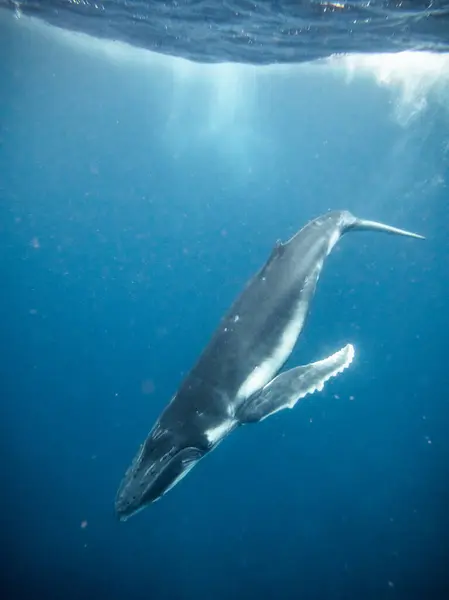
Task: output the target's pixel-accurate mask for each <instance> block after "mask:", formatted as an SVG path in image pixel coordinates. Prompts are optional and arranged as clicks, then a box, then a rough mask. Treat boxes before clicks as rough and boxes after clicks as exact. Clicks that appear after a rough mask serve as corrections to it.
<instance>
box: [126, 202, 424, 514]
mask: <svg viewBox="0 0 449 600" xmlns="http://www.w3.org/2000/svg"><path fill="white" fill-rule="evenodd" d="M357 230H371V231H381V232H385V233H391V234H396V235H402V236H407V237H413V238H418V239H423V237H422V236H420V235H418V234H415V233H411V232H409V231H405V230H402V229H397V228H395V227H390V226H388V225H384V224H382V223H377V222H374V221H366V220H362V219H358V218H356V217H354V216H353V215H352V214H351V213H350V212H348V211H332V212H329V213H327V214H325V215H323V216H320V217H318V218H316V219H314V220H313V221H310V222H309V223H307V225H305V227H303V228H302V229H301V230H300V231H298V232H297V233H296V234H295V235H294V236H293V237H292V238H291V239H290V240H289V241H287V242H285V243H281V242H277V243H276V245H275V247H274V249H273V251H272V253H271V255H270V257H269V258H268V260H267V262H266V263H265V265H264V266H263V267H262V268H261V269H260V270H259V271H258V272H257V273H256V274H255V275H254V276H253V277H252V278H251V279H250V280H249V282H248V283H247V285H246V287H245V288H244V290H243V292H242V293H241V294H240V296H239V297H238V298H237V299H236V300H235V302H234V304H233V305H232V306H231V308H230V309H229V311H228V312H227V313H226V314H225V315H224V317H223V318H222V320H221V322H220V324H219V326H218V328H217V329H216V331H215V333H214V334H213V335H212V338H211V340H210V342H209V344H208V345H207V346H206V347H205V349H204V350H203V352H202V354H201V355H200V357H199V359H198V361H197V363H196V364H195V365H194V366H193V368H192V370H191V371H190V372H189V374H188V375H187V376H186V378H185V379H184V381H183V382H182V383H181V386H180V388H179V389H178V391H177V392H176V394H175V395H174V397H173V398H172V399H171V401H170V402H169V404H168V405H167V406H166V408H165V409H164V411H163V412H162V414H161V415H160V417H159V418H158V420H157V421H156V423H155V425H154V427H153V428H152V430H151V431H150V433H149V435H148V437H147V439H146V440H145V442H144V443H143V444H142V445H141V447H140V449H139V451H138V453H137V455H136V457H135V458H134V460H133V462H132V464H131V466H130V467H129V469H128V470H127V472H126V474H125V476H124V478H123V480H122V482H121V484H120V487H119V490H118V493H117V496H116V501H115V511H116V514H117V516H118V517H119V519H121V520H126V519H127V518H128V517H129V516H131V515H133V514H134V513H136V512H138V511H139V510H141V509H142V508H144V507H145V506H147V505H149V504H151V503H152V502H154V501H155V500H157V499H159V498H160V497H161V496H162V495H163V494H165V493H166V492H168V491H169V490H170V489H172V488H173V486H174V485H176V484H177V483H178V482H179V481H180V480H181V479H182V478H183V477H185V475H187V473H188V472H189V471H190V470H191V469H192V468H193V467H194V466H195V465H196V464H198V462H199V461H200V460H201V459H202V458H203V457H204V456H205V455H206V454H208V453H209V452H211V451H212V450H213V449H214V448H216V447H217V445H218V444H219V443H220V442H222V441H223V439H224V438H225V437H226V436H228V435H229V434H230V433H231V432H232V431H233V430H234V429H236V428H237V427H239V426H241V425H243V424H247V423H254V422H259V421H262V420H263V419H265V418H267V417H268V416H270V415H272V414H274V413H275V412H277V411H279V410H282V409H284V408H293V407H294V406H295V404H296V403H297V402H298V400H300V399H301V398H303V397H304V396H305V395H307V394H309V393H312V392H314V391H316V390H321V389H322V388H323V386H324V383H325V382H326V381H327V380H328V379H329V378H330V377H332V376H335V375H337V374H338V373H340V372H342V371H343V370H344V369H346V368H347V367H348V366H349V365H350V363H351V362H352V360H353V358H354V353H355V350H354V347H353V346H352V345H351V344H348V345H346V346H345V347H344V348H342V349H340V350H338V351H337V352H335V353H334V354H332V355H331V356H329V357H327V358H324V359H323V360H320V361H318V362H314V363H310V364H308V365H304V366H299V367H296V368H293V369H290V370H288V371H285V372H280V371H281V369H282V367H283V365H284V364H285V362H286V361H287V359H288V358H289V356H290V354H291V352H292V350H293V348H294V346H295V344H296V341H297V339H298V337H299V335H300V333H301V331H302V329H303V327H304V323H305V320H306V317H307V313H308V310H309V307H310V303H311V301H312V298H313V296H314V293H315V289H316V285H317V282H318V279H319V276H320V273H321V270H322V268H323V264H324V261H325V259H326V257H327V256H328V255H329V254H330V252H331V251H332V248H333V247H334V246H335V244H336V243H337V242H338V240H339V239H340V237H341V236H342V235H343V234H345V233H347V232H350V231H357ZM279 372H280V373H279Z"/></svg>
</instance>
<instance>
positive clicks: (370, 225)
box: [351, 218, 426, 240]
mask: <svg viewBox="0 0 449 600" xmlns="http://www.w3.org/2000/svg"><path fill="white" fill-rule="evenodd" d="M351 229H355V230H356V231H383V232H384V233H390V234H393V235H403V236H405V237H411V238H415V239H417V240H425V239H426V238H425V237H424V236H423V235H419V234H418V233H413V232H411V231H406V230H405V229H398V228H397V227H391V226H390V225H384V224H383V223H378V222H377V221H367V220H366V219H357V218H356V219H355V221H354V223H352V224H351Z"/></svg>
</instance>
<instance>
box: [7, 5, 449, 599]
mask: <svg viewBox="0 0 449 600" xmlns="http://www.w3.org/2000/svg"><path fill="white" fill-rule="evenodd" d="M22 21H23V20H22ZM22 21H15V20H14V19H12V17H10V16H5V15H2V18H1V19H0V46H1V48H0V56H1V57H2V60H1V61H0V81H1V82H2V87H1V92H0V127H1V130H0V186H1V187H0V210H1V218H0V226H1V233H2V235H1V237H0V243H1V252H0V257H1V269H2V281H3V283H4V285H3V291H2V294H1V295H0V307H1V315H2V326H1V331H2V335H1V337H0V344H1V355H2V360H1V362H0V368H1V381H2V403H1V409H2V415H1V422H2V435H1V437H0V439H1V449H2V469H3V478H2V479H3V482H2V494H1V496H0V498H1V511H0V514H1V518H2V528H1V530H2V534H3V543H2V545H1V552H2V557H1V559H2V560H1V564H2V571H1V576H2V585H3V589H4V591H3V592H2V597H5V598H22V597H30V596H32V597H34V598H41V597H45V598H46V599H53V598H55V599H56V598H58V599H59V598H66V599H71V598H106V597H107V598H109V599H115V598H117V599H119V598H134V599H136V600H138V599H139V600H140V599H144V598H145V599H148V598H154V599H157V600H159V599H186V600H190V599H191V598H203V597H204V598H214V599H218V600H220V599H222V598H223V599H224V598H230V597H232V598H234V599H241V598H242V599H243V598H245V599H246V598H253V597H254V598H282V599H287V600H290V599H292V600H293V599H298V598H307V599H320V600H321V599H339V600H340V599H353V598H354V599H355V598H365V599H371V598H373V599H381V598H400V599H401V600H402V599H407V600H411V599H413V600H414V599H415V598H416V599H422V598H436V599H444V598H447V597H449V576H448V575H447V564H448V557H449V548H448V534H449V518H448V511H447V506H448V501H449V493H448V488H447V481H448V475H449V473H448V470H449V441H448V437H447V431H448V430H449V408H448V393H447V389H448V384H449V376H448V370H447V367H446V356H447V354H448V349H449V348H448V345H449V344H448V326H449V313H448V310H447V306H446V304H447V302H446V299H447V297H448V295H449V278H448V257H449V241H448V218H449V208H448V203H447V196H448V190H447V177H448V174H449V173H448V164H449V163H448V137H449V136H448V131H449V115H448V112H447V105H446V104H445V102H442V101H441V96H440V95H437V94H432V93H431V92H429V94H428V97H427V108H426V109H425V110H423V111H421V113H420V114H418V115H416V116H415V118H413V119H410V120H409V121H407V120H405V121H404V119H402V120H401V119H398V118H397V114H396V113H395V111H394V107H395V106H396V105H397V102H399V100H398V98H399V95H400V90H399V91H398V90H397V89H396V88H389V87H382V86H379V85H378V84H377V83H376V81H375V80H374V79H373V78H372V77H368V76H363V75H361V76H355V77H354V78H353V79H352V80H351V81H348V80H347V78H346V77H344V76H341V75H339V74H338V73H337V72H333V71H332V70H329V69H328V68H324V67H323V69H321V70H320V69H313V68H303V69H301V70H295V69H293V70H285V71H280V72H277V71H276V72H271V71H270V72H258V71H254V70H253V69H249V70H245V69H244V68H242V69H240V70H239V68H238V67H234V69H235V70H229V69H226V68H225V69H223V70H222V71H219V75H216V74H214V72H213V71H211V70H207V67H204V69H206V70H205V71H200V70H198V69H201V67H197V70H194V71H193V72H191V71H189V69H188V67H187V66H185V67H183V68H182V69H180V70H179V71H178V70H177V69H178V67H176V64H178V63H176V64H175V63H173V64H172V63H171V62H166V61H162V62H158V61H157V60H156V59H154V60H152V61H147V60H146V59H142V60H140V59H139V60H137V59H136V60H134V59H133V60H131V59H130V60H128V59H125V58H123V57H122V56H117V55H114V54H108V53H105V52H97V51H95V46H94V49H92V48H90V47H89V46H88V45H83V44H84V42H83V44H81V43H80V44H79V45H77V43H73V44H70V43H67V41H66V40H63V41H61V40H59V39H58V38H57V36H54V35H53V34H50V33H48V32H46V30H45V31H42V30H40V29H39V28H37V27H34V26H33V25H27V24H24V23H23V22H22ZM170 60H171V59H170ZM173 60H175V59H173ZM223 82H224V83H223ZM404 110H408V109H407V108H405V109H404ZM410 110H411V109H410ZM412 112H413V111H412ZM336 208H346V209H349V210H351V211H353V212H354V213H355V214H357V215H360V216H362V217H365V218H372V219H377V220H380V221H384V222H387V223H390V224H392V225H396V226H399V227H404V228H407V229H411V230H414V231H417V232H419V233H422V234H424V235H426V237H427V240H426V241H425V242H418V241H415V240H406V239H401V238H392V237H386V236H381V235H380V234H379V235H376V234H374V233H363V234H362V233H360V234H358V235H355V234H354V235H353V236H348V237H347V238H345V239H343V240H342V241H341V243H340V244H339V247H338V250H336V251H335V252H334V253H333V255H332V256H331V257H330V258H329V261H328V264H327V265H326V267H325V270H324V272H323V276H322V279H321V280H320V283H319V287H318V292H317V296H316V299H315V302H314V304H313V308H312V313H311V316H310V319H309V321H308V323H307V327H306V330H305V332H304V334H303V336H302V338H301V340H300V343H299V345H298V347H297V349H296V350H295V352H294V354H293V356H292V358H291V360H290V361H289V364H291V365H294V364H299V363H301V364H302V363H306V362H310V361H311V360H316V359H319V358H321V357H323V356H326V355H327V354H330V353H331V352H333V351H335V350H337V349H338V348H340V347H341V346H342V345H344V344H345V343H347V342H352V343H354V345H355V346H356V349H357V358H356V361H355V362H354V363H353V365H352V366H351V368H350V369H348V371H346V372H345V373H344V374H342V375H341V376H339V377H338V378H336V379H334V380H332V381H331V382H329V384H328V385H327V386H326V388H325V389H324V391H323V392H322V393H320V394H315V395H313V396H309V397H308V398H306V399H304V400H303V401H302V402H301V403H300V404H299V405H298V406H297V407H296V408H295V410H294V411H284V412H280V413H279V414H276V415H274V416H273V417H271V418H270V419H267V420H266V421H264V422H263V423H261V424H259V425H254V426H248V427H246V428H242V429H241V430H239V431H238V432H236V433H235V434H233V435H232V436H231V437H229V439H227V440H226V441H225V442H224V443H223V444H222V445H221V446H220V447H219V448H218V449H217V450H216V451H215V452H214V453H213V454H211V455H210V456H209V457H208V458H207V459H206V460H204V461H203V462H202V463H201V464H200V465H199V466H198V467H196V469H195V470H194V471H192V473H191V474H190V475H189V476H188V477H187V478H186V479H185V480H183V482H182V483H180V484H179V486H177V487H176V488H175V489H174V490H173V491H171V492H170V493H169V494H168V495H167V496H166V497H164V498H163V499H162V500H161V501H160V502H158V503H156V504H154V505H153V506H151V507H149V508H147V509H146V510H145V511H144V512H142V513H140V514H139V515H137V516H136V517H134V518H132V519H130V520H129V521H128V522H126V523H124V524H123V523H119V522H118V521H117V520H116V519H115V516H114V513H113V503H114V496H115V493H116V490H117V487H118V484H119V482H120V479H121V477H122V476H123V473H124V471H125V469H126V468H127V466H128V465H129V462H130V461H131V459H132V457H133V455H134V453H135V451H136V450H137V448H138V446H139V444H140V443H141V442H142V441H143V439H144V437H145V436H146V434H147V432H148V430H149V429H150V427H151V426H152V424H153V422H154V420H155V419H156V417H157V416H158V414H159V413H160V411H161V409H162V408H163V407H164V406H165V404H166V403H167V401H168V400H169V399H170V398H171V396H172V395H173V393H174V392H175V391H176V388H177V386H178V385H179V383H180V381H181V379H182V377H183V375H184V374H186V372H187V371H188V369H189V368H190V367H191V366H192V364H193V362H194V361H195V360H196V358H197V356H198V354H199V352H200V351H201V350H202V348H203V347H204V345H205V344H206V343H207V341H208V339H209V336H210V334H211V333H212V331H213V329H214V327H215V326H216V324H217V322H218V320H219V319H220V317H221V315H222V313H223V312H224V310H225V309H226V308H227V307H228V306H229V304H230V303H231V302H232V300H233V299H234V297H235V296H236V294H238V293H239V292H240V290H241V288H242V287H243V285H244V284H245V282H246V280H247V279H248V277H249V276H251V275H252V274H253V272H254V271H255V270H256V269H258V268H259V267H260V266H261V264H263V262H264V261H265V259H266V258H267V256H268V255H269V253H270V251H271V248H272V246H273V244H274V243H275V241H276V240H277V239H279V238H280V239H287V238H288V237H290V236H291V235H292V234H293V233H294V232H295V231H296V230H297V229H298V228H299V227H301V226H302V225H304V223H305V222H306V221H307V220H309V219H310V218H313V217H315V216H317V215H319V214H321V213H323V212H325V211H327V210H329V209H336Z"/></svg>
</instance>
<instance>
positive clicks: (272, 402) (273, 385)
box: [238, 344, 355, 423]
mask: <svg viewBox="0 0 449 600" xmlns="http://www.w3.org/2000/svg"><path fill="white" fill-rule="evenodd" d="M354 354H355V350H354V346H353V345H352V344H348V345H347V346H345V347H344V348H342V349H341V350H339V351H338V352H335V354H332V355H331V356H328V357H327V358H325V359H323V360H320V361H318V362H314V363H310V364H309V365H304V366H301V367H296V368H294V369H290V371H286V372H285V373H281V374H280V375H278V376H277V377H275V378H274V379H273V380H272V381H270V382H269V383H267V385H266V386H265V387H264V388H262V390H261V391H260V393H259V394H257V395H255V396H253V397H251V398H249V399H248V401H247V402H246V403H245V404H244V405H243V406H242V407H241V409H240V410H239V411H238V419H239V421H240V422H241V423H251V422H257V421H262V420H263V419H266V418H267V417H269V416H270V415H272V414H274V413H275V412H278V411H279V410H282V409H283V408H293V407H294V406H295V404H296V403H297V402H298V400H300V399H301V398H304V396H306V395H307V394H312V393H313V392H315V391H317V390H318V391H321V390H322V389H323V387H324V384H325V383H326V381H327V380H328V379H330V378H331V377H334V376H335V375H338V373H341V372H342V371H344V370H345V369H346V368H347V367H349V365H350V364H351V362H352V360H353V358H354Z"/></svg>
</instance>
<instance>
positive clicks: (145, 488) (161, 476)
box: [115, 446, 203, 521]
mask: <svg viewBox="0 0 449 600" xmlns="http://www.w3.org/2000/svg"><path fill="white" fill-rule="evenodd" d="M151 450H153V451H148V449H146V448H145V447H144V448H143V449H142V450H141V451H140V452H139V454H138V455H137V456H136V458H135V460H134V461H133V464H132V465H131V467H130V468H129V469H128V471H127V472H126V474H125V476H124V478H123V480H122V482H121V484H120V487H119V489H118V492H117V496H116V499H115V513H116V515H117V517H118V519H119V520H120V521H126V520H127V519H129V517H131V516H132V515H134V514H136V513H137V512H139V511H140V510H142V509H143V508H145V507H146V506H148V505H149V504H151V503H152V502H155V501H156V500H158V499H159V498H160V497H161V496H163V495H164V494H166V493H167V492H168V491H169V490H171V489H172V488H173V487H174V486H175V485H176V484H177V483H179V481H181V479H183V478H184V477H185V476H186V475H187V473H188V472H189V471H190V470H191V469H192V468H193V467H194V466H195V465H196V464H197V462H198V461H199V460H200V459H201V458H202V456H203V453H202V452H201V450H199V449H198V448H196V447H193V446H192V447H187V448H182V449H178V448H172V449H171V450H170V451H169V452H167V453H165V454H163V455H162V456H161V457H159V458H156V459H155V458H153V457H152V455H154V448H153V449H151Z"/></svg>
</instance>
